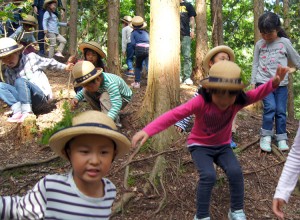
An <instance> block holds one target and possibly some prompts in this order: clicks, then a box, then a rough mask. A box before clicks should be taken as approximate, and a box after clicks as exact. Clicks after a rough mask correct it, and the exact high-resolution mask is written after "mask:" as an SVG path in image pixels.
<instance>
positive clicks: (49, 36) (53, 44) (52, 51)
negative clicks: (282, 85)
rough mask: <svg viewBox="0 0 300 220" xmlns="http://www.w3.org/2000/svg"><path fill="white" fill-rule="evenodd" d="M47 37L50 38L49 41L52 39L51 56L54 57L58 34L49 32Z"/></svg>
mask: <svg viewBox="0 0 300 220" xmlns="http://www.w3.org/2000/svg"><path fill="white" fill-rule="evenodd" d="M47 37H48V38H49V41H50V46H49V58H52V57H53V56H54V50H55V46H56V34H54V33H47Z"/></svg>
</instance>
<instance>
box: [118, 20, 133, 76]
mask: <svg viewBox="0 0 300 220" xmlns="http://www.w3.org/2000/svg"><path fill="white" fill-rule="evenodd" d="M121 21H122V24H123V28H122V54H123V56H124V57H126V64H127V72H126V73H125V75H126V76H129V77H134V70H133V56H134V48H133V46H132V44H131V40H130V37H131V32H132V27H131V26H130V23H131V21H132V17H131V16H128V15H127V16H124V18H121Z"/></svg>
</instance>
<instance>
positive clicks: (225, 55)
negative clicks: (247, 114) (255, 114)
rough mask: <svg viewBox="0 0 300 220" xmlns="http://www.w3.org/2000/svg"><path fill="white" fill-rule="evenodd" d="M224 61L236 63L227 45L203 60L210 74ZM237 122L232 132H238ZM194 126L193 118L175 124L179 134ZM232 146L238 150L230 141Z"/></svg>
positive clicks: (219, 47) (211, 51)
mask: <svg viewBox="0 0 300 220" xmlns="http://www.w3.org/2000/svg"><path fill="white" fill-rule="evenodd" d="M223 60H229V61H232V62H234V51H233V50H232V49H231V48H230V47H228V46H225V45H220V46H217V47H214V48H213V49H211V50H210V51H208V53H207V54H206V56H205V57H204V60H203V68H204V70H205V72H206V73H208V71H209V69H210V68H211V67H212V65H214V64H215V63H217V62H219V61H223ZM199 89H201V87H199ZM198 95H199V93H198V92H196V93H195V94H194V97H196V96H198ZM235 120H236V117H235V118H234V120H233V122H232V132H233V133H234V132H236V124H235ZM191 126H192V116H189V117H186V118H184V119H183V120H181V121H179V122H177V123H176V124H175V127H176V130H177V131H178V132H183V131H185V132H187V131H188V130H189V129H190V128H191ZM230 146H231V147H232V148H236V147H237V144H236V143H235V142H234V141H233V140H232V138H231V141H230Z"/></svg>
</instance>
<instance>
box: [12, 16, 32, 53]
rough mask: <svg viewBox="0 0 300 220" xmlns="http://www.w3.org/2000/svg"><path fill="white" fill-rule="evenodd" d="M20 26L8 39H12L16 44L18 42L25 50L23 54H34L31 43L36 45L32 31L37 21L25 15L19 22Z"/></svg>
mask: <svg viewBox="0 0 300 220" xmlns="http://www.w3.org/2000/svg"><path fill="white" fill-rule="evenodd" d="M20 23H21V26H20V27H18V28H17V30H16V31H15V32H14V33H13V34H12V35H10V36H9V37H11V38H13V39H14V40H16V41H17V42H20V43H21V44H22V45H23V46H24V47H25V48H24V51H23V53H24V54H28V53H31V52H36V51H35V49H34V47H33V45H32V44H33V43H36V39H35V37H34V34H33V33H34V32H33V30H34V29H35V28H36V26H37V20H36V18H35V17H33V16H32V15H26V16H25V18H24V19H23V20H22V21H20Z"/></svg>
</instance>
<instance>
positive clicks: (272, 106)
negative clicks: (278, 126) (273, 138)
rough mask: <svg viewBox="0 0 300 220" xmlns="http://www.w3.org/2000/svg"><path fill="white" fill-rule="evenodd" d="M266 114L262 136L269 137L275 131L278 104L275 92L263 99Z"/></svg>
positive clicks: (264, 115)
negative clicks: (274, 123) (274, 124)
mask: <svg viewBox="0 0 300 220" xmlns="http://www.w3.org/2000/svg"><path fill="white" fill-rule="evenodd" d="M263 104H264V114H263V123H262V136H267V135H268V136H269V135H270V132H272V129H273V122H274V117H275V111H276V102H275V96H274V92H272V93H270V94H269V95H268V96H267V97H265V98H264V99H263Z"/></svg>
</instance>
